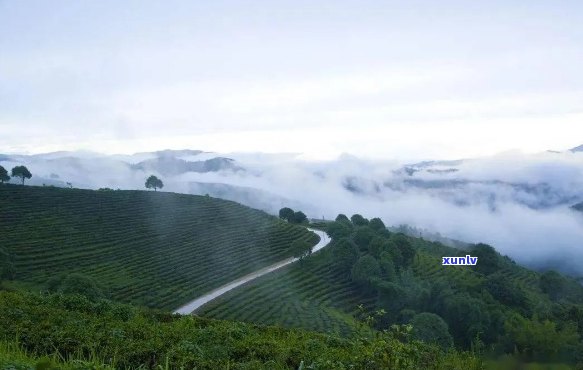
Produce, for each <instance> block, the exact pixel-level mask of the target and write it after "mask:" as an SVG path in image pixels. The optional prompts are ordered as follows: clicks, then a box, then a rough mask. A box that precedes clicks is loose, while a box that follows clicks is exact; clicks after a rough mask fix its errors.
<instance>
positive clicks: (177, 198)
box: [0, 185, 319, 309]
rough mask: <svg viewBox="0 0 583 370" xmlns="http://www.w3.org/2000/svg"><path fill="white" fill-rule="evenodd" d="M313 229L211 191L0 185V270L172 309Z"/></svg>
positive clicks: (26, 280)
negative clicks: (190, 192)
mask: <svg viewBox="0 0 583 370" xmlns="http://www.w3.org/2000/svg"><path fill="white" fill-rule="evenodd" d="M318 238H319V237H318V236H317V235H315V234H313V233H311V232H309V231H307V230H306V229H305V228H303V227H300V226H296V225H291V224H289V223H287V222H284V221H281V220H279V219H278V218H276V217H273V216H269V215H268V214H266V213H264V212H261V211H258V210H254V209H252V208H248V207H245V206H242V205H240V204H237V203H234V202H229V201H224V200H220V199H215V198H211V197H204V196H194V195H184V194H174V193H161V192H157V193H153V192H152V193H150V192H145V191H91V190H79V189H62V188H49V187H28V186H16V185H2V186H0V275H1V276H0V278H4V279H11V280H15V281H17V282H19V283H22V284H26V286H28V287H31V288H34V289H35V290H51V291H64V292H75V291H77V290H78V289H77V288H78V287H79V286H83V287H85V288H90V290H91V291H92V292H93V295H95V296H105V297H110V298H112V299H114V300H116V301H121V302H129V303H134V304H137V305H144V306H148V307H153V308H163V309H175V308H177V307H179V306H180V305H181V304H183V303H186V302H188V301H190V300H192V299H194V298H196V297H198V296H200V295H201V294H203V293H206V292H208V291H210V290H212V289H214V288H216V287H218V286H221V285H222V284H225V283H227V282H230V281H232V280H234V279H236V278H238V277H240V276H243V275H245V274H248V273H250V272H253V271H255V270H257V269H260V268H262V267H265V266H268V265H270V264H272V263H274V262H277V261H280V260H282V259H285V258H288V257H290V256H291V255H292V251H291V250H290V248H291V246H292V244H293V242H294V241H297V240H301V241H303V242H306V243H309V244H310V245H314V244H316V243H317V241H318ZM85 290H87V289H85Z"/></svg>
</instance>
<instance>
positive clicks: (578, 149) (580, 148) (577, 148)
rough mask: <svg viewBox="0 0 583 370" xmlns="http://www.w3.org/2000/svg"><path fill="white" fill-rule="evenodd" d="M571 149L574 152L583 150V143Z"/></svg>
mask: <svg viewBox="0 0 583 370" xmlns="http://www.w3.org/2000/svg"><path fill="white" fill-rule="evenodd" d="M571 151H572V152H573V153H576V152H583V145H579V146H578V147H575V148H573V149H571Z"/></svg>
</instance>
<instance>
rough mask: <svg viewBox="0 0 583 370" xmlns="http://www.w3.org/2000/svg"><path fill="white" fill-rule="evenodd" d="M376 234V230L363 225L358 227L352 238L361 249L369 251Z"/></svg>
mask: <svg viewBox="0 0 583 370" xmlns="http://www.w3.org/2000/svg"><path fill="white" fill-rule="evenodd" d="M374 236H375V232H374V230H373V229H371V228H370V227H368V226H361V227H357V228H356V231H355V232H354V236H353V237H352V240H353V241H354V243H355V244H356V245H357V246H358V248H359V249H360V250H361V251H363V252H367V251H368V246H369V244H370V242H371V241H372V239H373V238H374Z"/></svg>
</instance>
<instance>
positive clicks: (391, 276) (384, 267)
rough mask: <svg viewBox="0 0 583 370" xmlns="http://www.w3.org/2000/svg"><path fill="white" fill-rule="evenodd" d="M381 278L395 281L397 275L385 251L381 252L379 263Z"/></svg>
mask: <svg viewBox="0 0 583 370" xmlns="http://www.w3.org/2000/svg"><path fill="white" fill-rule="evenodd" d="M379 264H380V266H381V271H382V275H383V278H384V279H385V280H387V281H396V280H397V273H396V272H395V264H394V263H393V258H392V257H391V254H390V253H389V252H387V251H384V252H381V255H380V262H379Z"/></svg>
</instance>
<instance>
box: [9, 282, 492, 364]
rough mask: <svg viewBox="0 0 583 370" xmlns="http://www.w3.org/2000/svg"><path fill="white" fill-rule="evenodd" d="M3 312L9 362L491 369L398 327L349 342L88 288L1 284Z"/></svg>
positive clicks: (469, 356)
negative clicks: (80, 291) (408, 336)
mask: <svg viewBox="0 0 583 370" xmlns="http://www.w3.org/2000/svg"><path fill="white" fill-rule="evenodd" d="M0 317H2V318H3V319H2V320H0V335H1V338H0V368H2V369H49V368H50V369H57V368H59V369H113V368H116V369H138V368H139V369H199V370H202V369H212V370H215V369H253V370H257V369H415V370H416V369H452V370H453V369H459V370H473V369H482V368H483V366H482V361H481V360H479V359H477V358H476V357H474V356H472V355H470V354H468V353H460V352H456V351H449V352H448V353H444V352H442V351H440V350H439V349H438V348H437V347H434V346H429V345H426V344H423V343H420V342H411V343H407V342H403V341H399V340H398V339H397V337H396V336H395V335H393V334H392V333H387V334H383V335H379V336H377V337H370V338H362V339H358V340H347V339H343V338H339V337H334V336H328V335H321V334H316V333H310V332H306V331H302V330H284V329H282V328H276V327H258V326H255V325H248V324H244V323H235V322H228V321H216V320H208V319H204V318H198V317H193V316H186V317H180V316H177V315H171V314H169V313H165V312H159V311H149V310H142V309H137V308H136V307H132V306H127V305H120V304H115V303H112V302H108V301H98V302H91V301H89V300H87V299H86V298H83V297H81V296H62V295H50V296H44V297H40V296H36V295H33V294H23V293H10V292H1V291H0ZM46 355H50V357H48V358H47V357H44V359H41V358H40V357H42V356H46ZM64 359H67V361H65V363H64V364H63V360H64ZM51 365H52V366H51ZM55 365H57V366H59V367H56V366H55Z"/></svg>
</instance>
